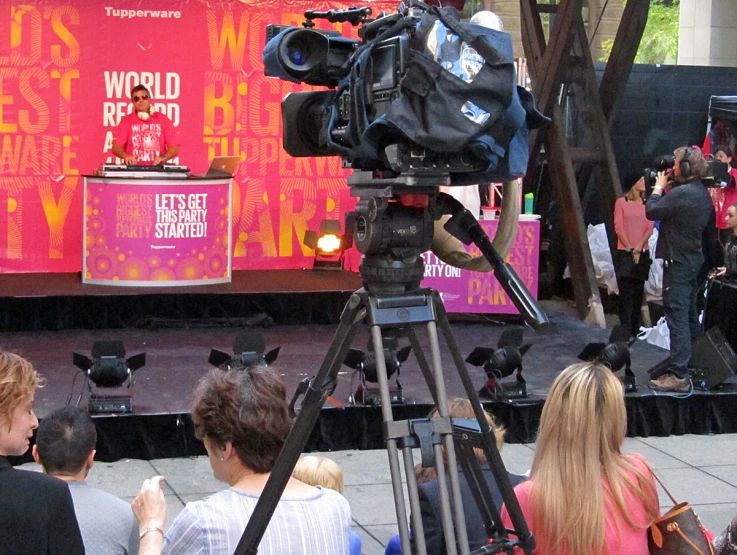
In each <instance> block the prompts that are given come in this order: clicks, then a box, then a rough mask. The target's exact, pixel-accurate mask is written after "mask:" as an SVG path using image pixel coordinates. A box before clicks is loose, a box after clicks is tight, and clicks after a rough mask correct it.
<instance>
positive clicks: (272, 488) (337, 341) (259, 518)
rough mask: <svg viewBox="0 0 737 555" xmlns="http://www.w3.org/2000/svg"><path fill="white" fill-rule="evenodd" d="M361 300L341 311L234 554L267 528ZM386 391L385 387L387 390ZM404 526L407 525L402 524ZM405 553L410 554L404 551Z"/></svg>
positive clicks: (249, 550)
mask: <svg viewBox="0 0 737 555" xmlns="http://www.w3.org/2000/svg"><path fill="white" fill-rule="evenodd" d="M361 307H362V299H361V296H360V295H358V294H354V295H352V296H351V298H350V299H349V300H348V303H347V304H346V306H345V308H344V309H343V313H342V314H341V316H340V320H341V321H340V324H339V325H338V329H337V330H336V331H335V336H334V337H333V341H332V343H331V344H330V348H329V349H328V352H327V355H326V356H325V359H324V360H323V362H322V365H321V366H320V370H319V371H318V372H317V375H316V376H315V378H314V379H313V380H312V383H311V385H310V387H309V388H308V390H307V392H306V393H305V397H304V401H303V402H302V408H301V409H300V412H299V415H298V416H297V418H296V420H295V421H294V424H293V425H292V429H291V430H290V432H289V435H288V436H287V439H286V441H285V442H284V446H283V447H282V450H281V452H280V453H279V457H278V458H277V460H276V463H275V464H274V468H273V469H272V470H271V475H270V476H269V479H268V481H267V482H266V486H265V487H264V490H263V492H262V493H261V495H260V496H259V500H258V502H257V503H256V507H255V508H254V510H253V514H252V515H251V518H250V519H249V520H248V524H247V526H246V529H245V531H244V532H243V536H241V539H240V542H238V547H236V550H235V553H234V555H256V553H257V550H258V545H259V543H261V538H263V535H264V532H265V531H266V527H267V526H268V524H269V520H271V516H272V515H273V514H274V510H276V505H277V504H278V503H279V499H281V496H282V492H283V491H284V488H285V487H286V485H287V482H288V481H289V478H291V476H292V471H293V470H294V466H295V464H297V460H298V459H299V456H300V455H301V454H302V451H303V450H304V447H305V444H306V443H307V439H308V438H309V436H310V433H311V432H312V430H313V428H314V427H315V422H317V419H318V417H319V416H320V410H321V409H322V406H323V404H324V403H325V397H326V396H327V389H326V388H325V385H326V380H334V379H335V378H336V377H337V375H338V370H339V369H340V367H341V365H342V364H343V360H345V356H346V354H347V352H348V349H349V348H350V346H351V343H352V341H353V338H354V337H355V335H356V332H357V331H358V323H359V321H360V320H361V319H362V317H363V315H365V312H364V311H362V310H361ZM387 391H388V389H387ZM405 525H406V524H405ZM406 553H409V551H407V552H406Z"/></svg>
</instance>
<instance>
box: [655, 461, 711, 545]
mask: <svg viewBox="0 0 737 555" xmlns="http://www.w3.org/2000/svg"><path fill="white" fill-rule="evenodd" d="M653 476H655V474H654V473H653ZM655 479H656V480H657V481H658V483H659V484H660V487H662V488H663V491H665V493H666V494H668V497H670V500H671V501H673V507H672V508H671V509H670V510H669V511H668V512H667V513H665V514H664V515H663V516H661V517H659V518H657V519H655V521H654V522H653V523H652V524H651V525H650V528H648V531H647V543H648V548H649V551H650V555H715V553H714V548H713V547H712V546H711V544H710V543H709V540H708V539H707V537H706V535H705V534H704V531H703V529H702V526H701V521H700V520H699V517H698V516H697V515H696V513H695V512H694V510H693V508H692V507H691V504H690V503H678V502H677V501H676V500H675V498H674V497H673V496H672V495H671V494H670V492H669V491H668V489H667V488H666V487H665V486H664V485H663V482H661V481H660V479H659V478H658V477H657V476H655Z"/></svg>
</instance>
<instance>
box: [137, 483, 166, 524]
mask: <svg viewBox="0 0 737 555" xmlns="http://www.w3.org/2000/svg"><path fill="white" fill-rule="evenodd" d="M163 481H164V477H163V476H154V477H153V478H151V479H149V480H144V481H143V485H142V486H141V491H139V492H138V495H136V498H135V499H134V500H133V503H131V507H132V508H133V514H134V515H135V517H136V520H137V521H138V528H139V529H140V530H145V529H146V528H161V529H163V528H164V524H165V523H166V499H164V490H163V488H162V483H163Z"/></svg>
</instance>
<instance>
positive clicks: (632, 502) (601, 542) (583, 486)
mask: <svg viewBox="0 0 737 555" xmlns="http://www.w3.org/2000/svg"><path fill="white" fill-rule="evenodd" d="M626 430H627V414H626V411H625V406H624V392H623V390H622V384H621V383H620V382H619V380H618V379H617V377H616V376H615V375H614V374H613V373H612V371H611V370H610V369H609V368H606V367H605V366H602V365H600V364H594V363H590V362H586V363H580V364H574V365H572V366H569V367H568V368H566V369H565V370H563V372H561V373H560V374H559V375H558V377H557V378H556V379H555V382H553V386H552V388H551V389H550V393H549V394H548V398H547V400H546V401H545V405H544V406H543V411H542V415H541V418H540V429H539V431H538V435H537V443H536V445H535V456H534V459H533V462H532V470H531V472H530V481H528V482H523V483H522V484H520V485H519V486H517V487H516V488H515V493H516V495H517V499H518V500H519V503H520V506H521V508H522V512H523V513H524V516H525V520H526V521H527V524H528V525H529V527H530V530H531V531H532V533H533V534H534V536H535V542H536V544H537V548H536V549H535V554H536V555H580V554H582V553H586V554H588V555H602V554H604V553H606V554H607V555H647V553H648V542H647V529H648V527H649V526H650V524H651V523H652V522H653V520H654V519H655V518H657V517H658V511H659V507H658V496H657V493H656V490H655V481H654V479H653V474H652V471H651V470H650V467H649V465H648V463H647V461H646V460H645V458H644V457H642V456H641V455H637V454H630V453H622V451H621V449H622V443H623V442H624V436H625V432H626ZM502 520H503V522H504V523H505V524H506V525H507V526H508V527H509V526H511V521H510V519H509V514H508V513H507V510H506V508H505V509H504V510H503V512H502Z"/></svg>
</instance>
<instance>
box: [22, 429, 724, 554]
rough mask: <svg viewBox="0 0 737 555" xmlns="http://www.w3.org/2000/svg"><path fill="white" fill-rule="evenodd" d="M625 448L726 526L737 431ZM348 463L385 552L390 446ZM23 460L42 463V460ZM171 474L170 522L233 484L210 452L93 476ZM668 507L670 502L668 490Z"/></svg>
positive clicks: (349, 480)
mask: <svg viewBox="0 0 737 555" xmlns="http://www.w3.org/2000/svg"><path fill="white" fill-rule="evenodd" d="M533 448H534V445H519V444H518V445H506V446H505V447H504V449H503V450H502V458H503V459H504V464H505V465H506V467H507V469H508V470H509V471H510V472H514V473H517V474H523V473H526V472H527V471H528V470H529V468H530V465H531V463H532V456H533ZM624 448H625V451H628V452H637V453H641V454H643V455H644V456H645V457H646V458H647V459H648V461H650V464H651V465H652V466H653V468H654V469H655V471H656V472H657V474H658V476H659V477H660V479H661V480H662V481H663V482H664V483H665V485H666V486H667V487H668V489H669V490H670V492H671V493H672V494H673V496H674V497H675V498H676V499H677V500H678V501H689V502H690V503H691V504H692V505H693V506H694V509H695V510H696V512H697V514H698V515H699V517H700V518H701V521H702V522H703V523H704V525H705V526H707V527H708V528H710V529H711V530H712V531H713V532H714V533H715V534H719V533H721V531H722V530H723V529H724V528H725V527H726V525H727V524H728V523H729V522H730V521H731V519H732V517H733V516H735V515H737V461H736V460H735V454H737V434H724V435H716V436H695V435H689V436H670V437H651V438H627V439H626V440H625V445H624ZM323 454H324V455H326V456H328V457H330V458H332V459H334V460H335V461H336V462H338V463H339V464H340V465H341V467H342V468H343V472H344V475H345V492H344V494H345V496H346V498H347V499H348V501H349V502H350V504H351V508H352V511H353V522H354V530H356V532H358V534H359V535H360V536H361V537H362V539H363V553H364V554H366V555H381V554H383V553H384V546H385V545H386V542H387V541H388V540H389V538H390V537H391V536H392V535H394V534H396V533H397V524H396V515H395V510H394V501H393V497H392V490H391V479H390V475H389V465H388V462H387V455H386V452H385V451H383V450H377V451H337V452H332V453H323ZM23 468H28V469H34V470H38V466H37V465H35V464H27V465H23ZM156 474H161V475H164V476H166V492H165V493H166V500H167V503H168V515H167V520H168V522H167V526H168V524H169V523H171V521H172V519H173V518H174V517H175V516H176V515H177V514H178V513H179V511H181V510H182V508H183V507H184V504H185V503H187V502H189V501H195V500H198V499H201V498H202V497H204V496H206V495H208V494H211V493H214V492H217V491H220V490H222V489H224V488H225V487H226V486H225V485H224V484H222V483H220V482H218V481H217V480H215V478H214V477H213V476H212V471H211V470H210V465H209V462H208V460H207V457H196V458H180V459H158V460H152V461H141V460H132V459H127V460H125V459H124V460H121V461H118V462H116V463H97V464H95V466H94V468H93V469H92V471H91V472H90V475H89V477H88V481H89V483H90V484H91V485H93V486H96V487H99V488H101V489H103V490H105V491H108V492H110V493H112V494H114V495H117V496H119V497H121V498H123V499H125V500H128V501H130V500H132V499H133V497H134V496H135V495H136V493H137V492H138V489H139V488H140V486H141V483H142V482H143V480H144V479H145V478H149V477H151V476H154V475H156ZM660 503H661V506H662V507H663V508H667V507H669V506H670V505H671V502H670V500H669V499H668V498H667V497H666V495H665V494H664V493H663V492H662V491H661V492H660Z"/></svg>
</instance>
